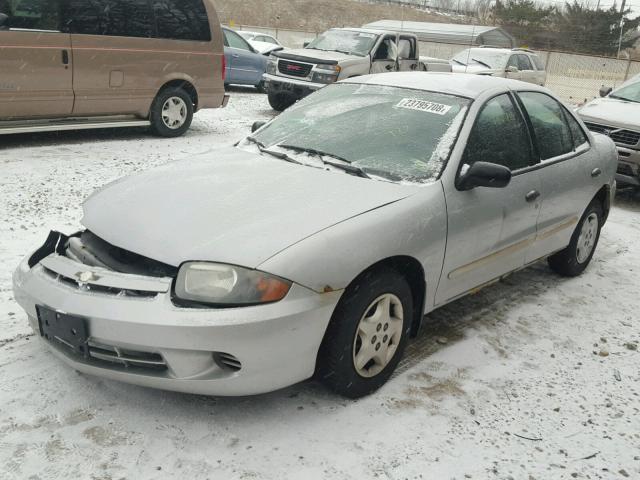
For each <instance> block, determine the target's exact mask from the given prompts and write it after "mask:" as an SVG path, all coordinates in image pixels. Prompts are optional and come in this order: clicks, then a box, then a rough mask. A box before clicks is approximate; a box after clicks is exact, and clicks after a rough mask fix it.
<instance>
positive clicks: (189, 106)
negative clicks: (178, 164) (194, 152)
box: [149, 88, 193, 137]
mask: <svg viewBox="0 0 640 480" xmlns="http://www.w3.org/2000/svg"><path fill="white" fill-rule="evenodd" d="M149 120H150V122H151V130H152V131H153V133H154V134H156V135H159V136H161V137H179V136H180V135H182V134H184V132H186V131H187V130H188V129H189V127H190V126H191V121H192V120H193V100H192V99H191V96H190V95H189V94H188V93H187V92H185V91H184V90H182V89H181V88H167V89H165V90H162V91H161V92H160V93H159V94H158V96H157V97H156V98H155V100H154V101H153V105H151V114H150V116H149Z"/></svg>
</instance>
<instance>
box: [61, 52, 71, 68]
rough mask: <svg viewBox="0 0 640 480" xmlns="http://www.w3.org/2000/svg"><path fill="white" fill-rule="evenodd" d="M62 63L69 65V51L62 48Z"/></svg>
mask: <svg viewBox="0 0 640 480" xmlns="http://www.w3.org/2000/svg"><path fill="white" fill-rule="evenodd" d="M62 64H63V65H69V51H68V50H62Z"/></svg>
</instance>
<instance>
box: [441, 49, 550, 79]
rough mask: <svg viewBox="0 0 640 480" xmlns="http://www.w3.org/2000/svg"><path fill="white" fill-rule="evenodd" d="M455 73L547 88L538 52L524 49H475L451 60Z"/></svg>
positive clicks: (468, 50)
mask: <svg viewBox="0 0 640 480" xmlns="http://www.w3.org/2000/svg"><path fill="white" fill-rule="evenodd" d="M451 66H452V69H453V72H454V73H474V74H476V75H491V76H492V77H503V78H510V79H512V80H521V81H523V82H529V83H535V84H536V85H540V86H544V84H545V82H546V81H547V72H546V71H545V68H544V63H543V62H542V60H540V57H538V55H536V53H535V52H533V51H531V50H528V49H525V48H514V49H510V48H493V47H474V48H468V49H466V50H463V51H462V52H460V53H458V54H456V55H455V56H454V57H453V58H452V59H451Z"/></svg>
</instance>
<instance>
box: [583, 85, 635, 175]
mask: <svg viewBox="0 0 640 480" xmlns="http://www.w3.org/2000/svg"><path fill="white" fill-rule="evenodd" d="M600 96H601V97H602V98H598V99H596V100H592V101H591V102H588V103H587V104H586V105H584V106H583V107H581V108H579V109H578V114H579V115H580V116H581V117H582V119H583V120H584V122H585V124H586V125H587V128H589V130H591V131H593V132H597V133H602V134H604V135H608V136H609V137H611V139H612V140H613V141H614V142H615V143H616V145H617V146H618V174H617V176H616V179H617V180H618V183H620V184H624V185H633V186H636V187H639V186H640V75H636V76H635V77H633V78H632V79H631V80H629V81H627V82H625V83H624V84H622V85H621V86H620V87H619V88H617V89H615V90H613V89H612V88H611V87H603V88H602V89H601V90H600Z"/></svg>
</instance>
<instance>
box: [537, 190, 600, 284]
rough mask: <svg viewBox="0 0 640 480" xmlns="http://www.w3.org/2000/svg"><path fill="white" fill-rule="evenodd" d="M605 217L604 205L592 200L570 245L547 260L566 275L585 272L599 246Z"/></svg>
mask: <svg viewBox="0 0 640 480" xmlns="http://www.w3.org/2000/svg"><path fill="white" fill-rule="evenodd" d="M603 219H604V213H603V211H602V205H600V203H599V202H598V201H594V202H592V203H591V204H590V205H589V206H588V207H587V210H586V211H585V212H584V215H582V218H581V219H580V221H579V222H578V225H577V226H576V229H575V231H574V232H573V235H572V236H571V243H569V246H568V247H567V248H565V249H564V250H562V251H560V252H558V253H556V254H554V255H552V256H550V257H549V259H548V260H547V261H548V263H549V266H550V267H551V269H552V270H553V271H554V272H556V273H558V274H560V275H562V276H564V277H577V276H578V275H580V274H581V273H582V272H584V270H585V269H586V268H587V266H588V265H589V263H590V262H591V259H592V258H593V254H594V253H595V251H596V247H597V246H598V240H599V239H600V230H601V229H602V222H603Z"/></svg>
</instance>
